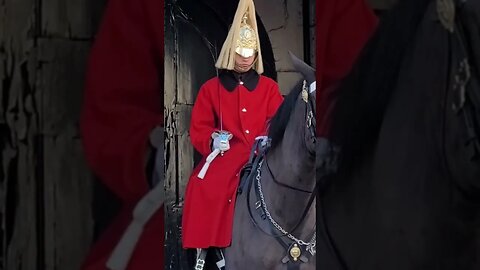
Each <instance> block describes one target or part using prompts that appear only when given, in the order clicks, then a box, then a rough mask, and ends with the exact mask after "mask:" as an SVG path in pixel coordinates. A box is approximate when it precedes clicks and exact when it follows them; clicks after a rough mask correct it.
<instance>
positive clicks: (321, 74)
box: [315, 0, 378, 137]
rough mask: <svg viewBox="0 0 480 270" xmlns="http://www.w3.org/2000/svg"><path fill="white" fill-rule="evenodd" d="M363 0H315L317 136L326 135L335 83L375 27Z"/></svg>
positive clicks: (373, 15)
mask: <svg viewBox="0 0 480 270" xmlns="http://www.w3.org/2000/svg"><path fill="white" fill-rule="evenodd" d="M377 21H378V20H377V17H376V16H375V14H374V13H373V11H372V10H371V8H370V7H369V6H368V4H367V3H366V1H365V0H322V1H317V3H316V25H317V27H316V38H315V39H316V41H317V46H316V71H317V115H316V116H317V135H318V136H324V137H328V131H329V128H330V120H331V119H330V117H329V115H330V112H331V110H332V108H333V105H334V102H335V99H334V95H335V90H336V86H337V83H339V81H340V80H341V79H343V78H344V76H346V75H347V74H348V72H349V71H350V69H351V67H352V65H353V63H354V62H355V60H356V59H357V56H358V55H359V53H360V51H361V50H362V48H363V47H364V46H365V43H366V42H367V41H368V39H369V38H370V36H371V35H372V34H373V32H374V30H375V28H376V26H377Z"/></svg>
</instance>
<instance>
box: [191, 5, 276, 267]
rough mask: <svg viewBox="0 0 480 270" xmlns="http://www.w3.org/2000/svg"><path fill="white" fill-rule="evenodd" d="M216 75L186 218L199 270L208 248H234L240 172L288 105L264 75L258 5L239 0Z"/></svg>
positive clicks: (198, 107)
mask: <svg viewBox="0 0 480 270" xmlns="http://www.w3.org/2000/svg"><path fill="white" fill-rule="evenodd" d="M216 67H217V68H218V69H219V73H218V76H217V77H214V78H212V79H210V80H208V81H207V82H206V83H205V84H204V85H203V86H202V87H201V89H200V91H199V93H198V96H197V98H196V101H195V104H194V107H193V111H192V118H191V124H190V138H191V142H192V144H193V146H194V148H195V149H196V150H197V151H198V152H200V153H201V154H202V156H203V158H202V160H201V162H200V163H199V164H198V165H197V167H196V168H195V169H194V170H193V173H192V175H191V176H190V179H189V182H188V185H187V188H186V192H185V207H184V210H183V219H182V243H183V247H184V248H186V249H189V248H196V249H197V261H196V266H195V269H203V265H204V263H205V257H206V253H207V250H208V249H209V248H213V249H215V250H216V251H217V254H218V255H219V262H218V263H217V266H218V268H219V269H223V266H224V261H222V260H223V254H222V253H221V248H225V247H228V246H229V245H230V244H231V238H232V228H233V214H234V208H235V199H236V197H235V196H236V192H237V187H238V184H239V180H240V172H241V170H242V168H243V166H244V165H245V164H246V163H247V162H248V158H249V154H250V151H251V149H252V147H253V145H254V143H255V141H256V140H258V139H261V140H264V141H266V137H265V135H266V133H267V128H268V122H269V120H270V119H271V118H272V117H273V115H274V114H275V112H276V111H277V109H278V107H279V106H280V104H281V103H282V101H283V97H282V95H281V93H280V91H279V87H278V85H277V83H276V82H275V81H273V80H272V79H270V78H267V77H265V76H263V75H261V74H262V73H263V63H262V53H261V50H260V42H259V39H258V31H257V23H256V19H255V7H254V4H253V1H252V0H240V1H239V4H238V7H237V11H236V13H235V17H234V21H233V24H232V27H231V28H230V31H229V33H228V36H227V39H226V41H225V43H224V44H223V47H222V50H221V52H220V56H219V58H218V61H217V63H216Z"/></svg>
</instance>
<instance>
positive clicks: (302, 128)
mask: <svg viewBox="0 0 480 270" xmlns="http://www.w3.org/2000/svg"><path fill="white" fill-rule="evenodd" d="M290 55H291V57H292V62H293V64H294V67H295V68H296V70H297V71H298V72H300V74H301V75H302V77H303V78H302V79H301V80H300V82H299V83H298V84H297V85H296V86H295V87H294V88H293V89H292V90H291V91H290V93H289V94H288V95H287V96H286V97H285V100H284V102H283V104H282V105H281V106H280V108H279V109H278V111H277V113H276V115H275V117H274V118H273V119H272V122H271V123H270V130H269V136H270V137H271V138H272V145H271V149H270V153H271V154H275V155H277V154H278V155H280V156H283V157H288V160H289V162H291V163H289V164H292V165H291V166H290V167H291V169H293V170H298V173H300V171H305V170H309V169H310V170H313V166H314V163H315V141H316V138H315V125H316V123H315V70H314V69H313V68H311V67H310V66H308V65H307V64H306V63H304V62H303V61H301V60H300V59H298V58H297V57H295V56H294V55H292V54H290Z"/></svg>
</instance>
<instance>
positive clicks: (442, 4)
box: [437, 0, 455, 33]
mask: <svg viewBox="0 0 480 270" xmlns="http://www.w3.org/2000/svg"><path fill="white" fill-rule="evenodd" d="M437 14H438V19H439V20H440V22H441V23H442V25H443V27H445V29H447V30H448V31H449V32H450V33H453V31H454V28H455V2H454V1H453V0H437Z"/></svg>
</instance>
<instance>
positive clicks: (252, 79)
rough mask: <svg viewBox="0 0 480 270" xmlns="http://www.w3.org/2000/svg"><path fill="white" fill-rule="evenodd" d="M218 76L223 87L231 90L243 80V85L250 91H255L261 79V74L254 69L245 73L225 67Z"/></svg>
mask: <svg viewBox="0 0 480 270" xmlns="http://www.w3.org/2000/svg"><path fill="white" fill-rule="evenodd" d="M218 77H219V79H220V82H221V83H222V85H223V87H225V89H227V91H229V92H232V91H233V90H235V88H236V87H237V86H238V84H239V83H240V82H241V81H242V82H243V86H245V87H246V88H247V89H248V91H253V90H255V88H256V87H257V85H258V81H259V80H260V75H258V73H257V72H256V71H255V70H254V69H250V70H249V71H247V72H245V73H238V72H235V71H232V70H224V69H223V70H220V72H219V74H218Z"/></svg>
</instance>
